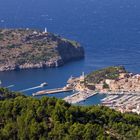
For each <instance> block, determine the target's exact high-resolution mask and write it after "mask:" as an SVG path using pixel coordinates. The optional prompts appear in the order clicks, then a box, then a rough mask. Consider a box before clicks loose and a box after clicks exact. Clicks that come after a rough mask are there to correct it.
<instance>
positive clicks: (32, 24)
mask: <svg viewBox="0 0 140 140" xmlns="http://www.w3.org/2000/svg"><path fill="white" fill-rule="evenodd" d="M45 27H47V29H48V31H50V32H53V33H57V34H59V35H61V36H63V37H65V38H68V39H72V40H76V41H78V42H80V43H81V44H82V46H83V47H84V48H85V52H86V57H85V59H84V60H80V61H75V62H70V63H68V64H66V65H65V66H63V67H60V68H53V69H32V70H22V71H11V72H0V80H2V83H3V86H5V87H9V89H11V90H14V91H22V90H23V91H24V94H26V95H31V94H32V93H33V92H36V91H39V90H42V89H46V88H48V89H50V88H56V87H62V86H64V85H65V84H66V81H67V79H68V78H69V77H70V76H71V75H73V76H79V75H80V74H81V73H82V72H83V71H84V72H85V73H88V72H91V71H93V70H96V69H99V68H103V67H106V66H111V65H124V66H125V67H126V68H127V69H128V70H129V71H132V72H135V73H140V0H83V1H82V0H60V1H58V0H20V1H19V0H12V1H11V0H1V1H0V28H34V29H41V30H44V28H45ZM43 82H48V83H49V85H48V86H47V87H45V88H39V87H38V86H39V85H40V84H41V83H43ZM70 94H72V93H61V94H54V95H53V96H55V97H58V98H63V97H65V96H67V95H70ZM51 96H52V95H51ZM102 98H103V97H102V96H100V95H99V96H98V95H97V96H94V97H92V98H89V99H88V100H86V101H85V102H83V103H81V104H83V105H91V104H98V103H100V99H102Z"/></svg>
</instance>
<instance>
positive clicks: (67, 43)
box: [0, 29, 84, 71]
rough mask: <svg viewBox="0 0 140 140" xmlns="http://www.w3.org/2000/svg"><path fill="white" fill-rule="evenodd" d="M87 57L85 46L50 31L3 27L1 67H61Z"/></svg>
mask: <svg viewBox="0 0 140 140" xmlns="http://www.w3.org/2000/svg"><path fill="white" fill-rule="evenodd" d="M83 57H84V49H83V47H81V45H80V44H79V43H77V42H75V41H71V40H68V39H65V38H62V37H60V36H58V35H55V34H53V33H50V32H42V31H40V30H33V29H0V71H8V70H17V69H29V68H44V67H58V66H61V65H63V64H65V63H66V62H68V61H71V60H76V59H80V58H83Z"/></svg>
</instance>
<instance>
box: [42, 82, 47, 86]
mask: <svg viewBox="0 0 140 140" xmlns="http://www.w3.org/2000/svg"><path fill="white" fill-rule="evenodd" d="M47 85H48V83H46V82H44V83H42V84H40V86H41V87H45V86H47Z"/></svg>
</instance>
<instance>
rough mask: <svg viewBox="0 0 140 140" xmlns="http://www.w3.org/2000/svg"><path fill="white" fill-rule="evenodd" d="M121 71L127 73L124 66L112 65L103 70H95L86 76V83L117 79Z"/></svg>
mask: <svg viewBox="0 0 140 140" xmlns="http://www.w3.org/2000/svg"><path fill="white" fill-rule="evenodd" d="M119 73H127V72H126V70H125V68H124V67H123V66H112V67H107V68H104V69H101V70H97V71H94V72H92V73H90V74H88V75H87V76H86V78H85V84H86V85H88V84H90V83H92V84H98V83H100V82H101V81H103V80H104V79H112V80H113V79H114V80H115V79H117V78H118V77H119Z"/></svg>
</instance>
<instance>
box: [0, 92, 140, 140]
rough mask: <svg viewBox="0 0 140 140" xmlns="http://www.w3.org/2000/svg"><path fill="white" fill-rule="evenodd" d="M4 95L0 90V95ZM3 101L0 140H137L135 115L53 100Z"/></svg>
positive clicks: (139, 121)
mask: <svg viewBox="0 0 140 140" xmlns="http://www.w3.org/2000/svg"><path fill="white" fill-rule="evenodd" d="M7 92H8V94H10V91H8V90H4V89H0V94H3V95H4V94H7ZM11 94H13V93H12V92H11ZM7 98H8V99H7ZM7 98H5V100H1V101H0V110H1V111H0V139H1V140H9V139H11V140H15V139H19V140H24V139H26V140H31V139H32V140H46V139H47V140H104V139H107V140H132V139H133V140H139V139H140V116H138V115H135V114H121V113H119V112H117V111H115V110H111V109H109V108H107V107H103V106H86V107H82V106H74V105H70V104H68V103H66V102H64V101H62V100H60V99H56V98H48V97H43V98H41V99H35V98H32V97H25V96H21V95H18V96H16V97H12V98H11V97H9V96H7Z"/></svg>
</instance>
